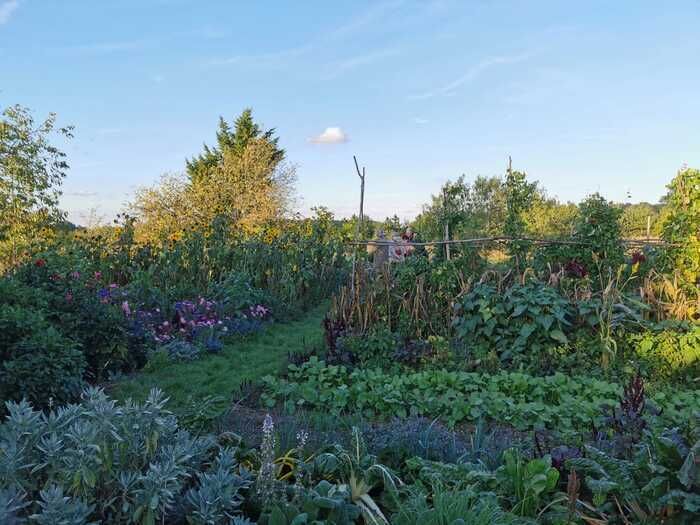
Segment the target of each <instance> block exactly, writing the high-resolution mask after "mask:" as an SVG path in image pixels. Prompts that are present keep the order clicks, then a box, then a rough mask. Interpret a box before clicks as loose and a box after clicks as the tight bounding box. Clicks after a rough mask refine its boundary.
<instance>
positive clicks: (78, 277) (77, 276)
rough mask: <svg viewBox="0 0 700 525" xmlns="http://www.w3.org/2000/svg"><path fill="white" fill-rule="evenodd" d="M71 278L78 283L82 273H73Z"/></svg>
mask: <svg viewBox="0 0 700 525" xmlns="http://www.w3.org/2000/svg"><path fill="white" fill-rule="evenodd" d="M70 276H71V277H72V278H73V279H75V280H76V281H77V280H78V279H80V272H78V271H75V272H71V273H70Z"/></svg>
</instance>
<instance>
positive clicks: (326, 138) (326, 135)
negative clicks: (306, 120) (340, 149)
mask: <svg viewBox="0 0 700 525" xmlns="http://www.w3.org/2000/svg"><path fill="white" fill-rule="evenodd" d="M347 141H348V136H347V135H346V134H345V132H344V131H343V130H342V129H341V128H337V127H335V128H333V127H331V128H326V129H325V131H324V132H323V133H321V134H320V135H317V136H316V137H312V138H310V139H309V142H313V143H315V144H342V143H343V142H347Z"/></svg>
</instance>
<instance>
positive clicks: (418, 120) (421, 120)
mask: <svg viewBox="0 0 700 525" xmlns="http://www.w3.org/2000/svg"><path fill="white" fill-rule="evenodd" d="M413 122H414V123H415V124H418V125H419V126H422V125H423V124H427V123H428V120H427V119H424V118H420V117H415V118H414V119H413Z"/></svg>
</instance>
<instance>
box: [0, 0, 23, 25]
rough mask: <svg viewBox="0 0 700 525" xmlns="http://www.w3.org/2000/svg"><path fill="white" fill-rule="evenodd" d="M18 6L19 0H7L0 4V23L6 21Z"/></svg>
mask: <svg viewBox="0 0 700 525" xmlns="http://www.w3.org/2000/svg"><path fill="white" fill-rule="evenodd" d="M18 7H19V0H8V1H7V2H3V3H2V4H0V25H2V24H5V23H7V21H8V20H9V19H10V17H11V16H12V13H14V12H15V10H16V9H17V8H18Z"/></svg>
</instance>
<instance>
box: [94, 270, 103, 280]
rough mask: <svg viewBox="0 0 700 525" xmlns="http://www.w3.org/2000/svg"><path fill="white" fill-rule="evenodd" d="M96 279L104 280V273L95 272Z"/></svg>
mask: <svg viewBox="0 0 700 525" xmlns="http://www.w3.org/2000/svg"><path fill="white" fill-rule="evenodd" d="M95 279H98V280H99V279H102V272H95Z"/></svg>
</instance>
